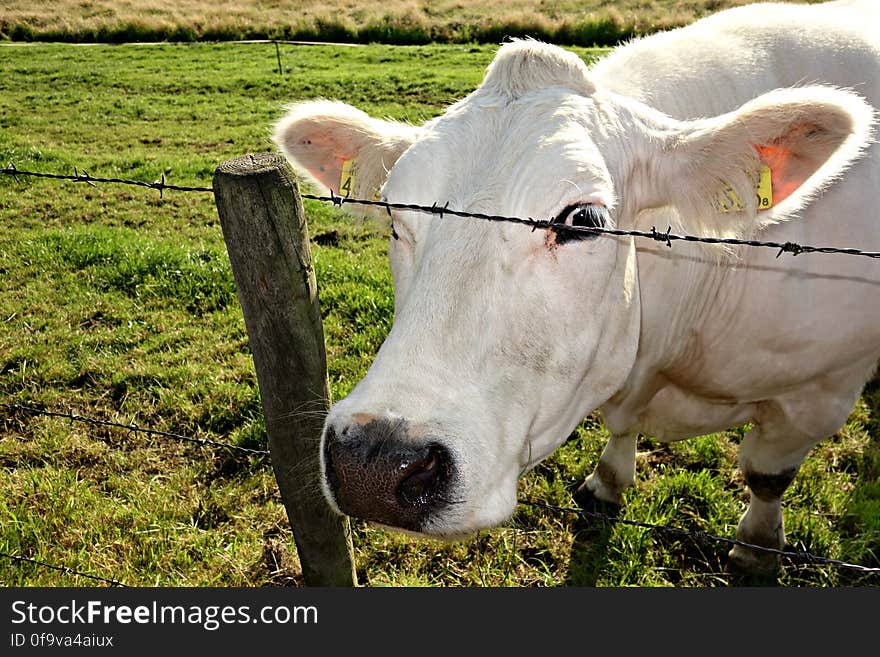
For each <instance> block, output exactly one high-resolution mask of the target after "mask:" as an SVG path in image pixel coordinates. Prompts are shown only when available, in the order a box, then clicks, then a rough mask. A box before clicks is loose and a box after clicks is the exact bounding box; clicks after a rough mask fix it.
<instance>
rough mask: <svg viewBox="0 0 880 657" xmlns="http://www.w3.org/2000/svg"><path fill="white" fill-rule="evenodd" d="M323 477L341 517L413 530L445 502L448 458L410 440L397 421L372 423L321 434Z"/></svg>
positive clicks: (438, 449)
mask: <svg viewBox="0 0 880 657" xmlns="http://www.w3.org/2000/svg"><path fill="white" fill-rule="evenodd" d="M324 469H325V471H324V475H325V477H326V479H327V483H328V485H329V488H330V490H331V492H332V493H333V496H334V498H335V501H336V504H337V505H338V506H339V508H340V510H342V511H343V512H344V513H346V514H348V515H351V516H356V517H358V518H363V519H365V520H371V521H373V522H378V523H382V524H384V525H389V526H392V527H399V528H401V529H408V530H412V531H419V530H420V529H421V528H422V527H423V525H424V523H425V522H426V521H427V519H428V518H429V517H430V516H431V514H433V513H436V512H437V511H439V510H440V509H441V508H443V507H445V506H447V505H448V503H449V488H450V483H451V480H452V473H453V465H452V458H451V457H450V454H449V452H448V450H447V449H446V448H444V447H443V446H442V445H440V444H438V443H437V442H433V441H430V440H425V439H421V440H419V439H413V438H411V437H409V436H408V435H407V425H406V423H405V422H402V421H391V420H382V419H376V420H373V421H370V422H368V423H366V424H360V425H359V424H353V425H350V426H348V427H345V429H343V430H342V431H340V432H339V433H338V434H337V433H336V431H334V430H333V429H332V428H328V429H327V432H326V434H325V436H324Z"/></svg>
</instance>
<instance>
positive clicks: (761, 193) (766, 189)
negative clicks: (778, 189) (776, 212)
mask: <svg viewBox="0 0 880 657" xmlns="http://www.w3.org/2000/svg"><path fill="white" fill-rule="evenodd" d="M757 194H758V209H759V210H767V209H768V208H772V207H773V182H772V180H771V178H770V167H768V166H767V165H766V164H765V165H763V166H762V167H761V177H760V179H758V190H757Z"/></svg>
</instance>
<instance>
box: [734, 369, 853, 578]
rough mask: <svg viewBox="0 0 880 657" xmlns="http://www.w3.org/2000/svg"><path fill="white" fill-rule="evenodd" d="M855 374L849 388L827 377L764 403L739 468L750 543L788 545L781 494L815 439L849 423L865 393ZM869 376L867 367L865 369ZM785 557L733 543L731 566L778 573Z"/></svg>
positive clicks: (741, 529) (742, 530) (741, 531)
mask: <svg viewBox="0 0 880 657" xmlns="http://www.w3.org/2000/svg"><path fill="white" fill-rule="evenodd" d="M857 372H858V374H857V375H856V376H855V377H852V378H849V379H847V377H840V379H842V380H844V381H847V382H848V383H849V389H844V390H841V389H840V388H839V387H838V388H837V389H836V390H835V389H833V388H832V386H831V385H829V384H831V383H832V382H834V379H832V378H831V377H828V378H827V379H823V380H820V381H817V382H815V385H813V386H812V389H811V390H809V391H806V394H805V391H801V393H800V394H799V395H798V396H797V397H792V398H787V399H777V400H775V401H772V402H764V403H761V404H760V405H759V407H758V413H757V418H756V422H755V424H754V426H753V427H752V428H751V430H749V432H748V433H747V434H746V436H745V438H744V439H743V441H742V444H741V445H740V450H739V467H740V470H741V471H742V473H743V476H744V478H745V481H746V485H747V486H748V487H749V507H748V509H746V512H745V513H744V514H743V516H742V518H741V519H740V522H739V526H738V527H737V530H736V537H737V538H738V539H739V540H741V541H744V542H746V543H751V544H753V545H759V546H761V547H768V548H773V549H777V550H781V549H783V548H784V546H785V529H784V526H783V522H782V495H783V493H784V492H785V490H786V489H787V488H788V486H789V484H791V482H792V480H793V479H794V477H795V475H796V474H797V471H798V469H799V468H800V466H801V463H802V462H803V460H804V458H805V457H806V456H807V454H808V453H809V451H810V450H811V449H812V448H813V446H814V445H816V443H818V442H820V441H821V440H824V439H825V438H827V437H828V436H831V435H833V434H834V432H835V431H837V430H838V429H839V428H840V427H841V426H843V425H844V423H845V422H846V419H847V417H848V416H849V412H850V411H851V410H852V407H853V404H854V403H855V401H856V399H857V398H858V396H859V394H860V393H861V386H856V385H855V382H856V381H859V380H861V381H864V379H858V378H857V377H858V375H860V374H861V373H862V372H861V371H858V370H857ZM865 378H867V372H866V373H865ZM780 561H781V559H780V556H779V555H777V554H774V553H772V552H765V551H760V550H754V549H751V548H747V547H743V546H739V545H737V546H734V548H733V549H732V550H731V551H730V554H729V562H728V569H729V570H732V571H734V572H745V573H750V574H755V575H759V576H762V575H770V574H773V573H775V572H776V571H777V570H778V568H779V565H780Z"/></svg>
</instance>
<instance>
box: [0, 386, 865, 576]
mask: <svg viewBox="0 0 880 657" xmlns="http://www.w3.org/2000/svg"><path fill="white" fill-rule="evenodd" d="M0 408H5V409H7V410H10V411H23V412H27V413H31V414H33V415H42V416H46V417H54V418H63V419H68V420H72V421H77V422H84V423H86V424H90V425H95V426H110V427H116V428H119V429H125V430H128V431H135V432H140V433H145V434H151V435H159V436H163V437H167V438H174V439H176V440H183V441H186V442H191V443H196V444H199V445H201V446H211V447H222V448H225V449H231V450H235V451H240V452H246V453H249V454H255V455H260V456H267V455H268V454H269V452H268V451H266V450H255V449H250V448H247V447H239V446H237V445H231V444H229V443H221V442H215V441H211V440H205V439H203V438H192V437H189V436H182V435H180V434H175V433H169V432H166V431H158V430H155V429H146V428H143V427H139V426H137V425H134V424H123V423H119V422H110V421H107V420H98V419H95V418H89V417H85V416H82V415H78V414H76V413H62V412H58V411H49V410H45V409H40V408H35V407H33V406H26V405H23V404H17V403H14V404H6V403H3V404H0ZM518 502H519V503H520V504H522V505H524V506H530V507H534V508H539V509H544V510H547V511H552V512H555V513H566V514H576V515H579V516H581V517H584V518H592V519H594V520H600V521H602V522H607V523H612V524H622V525H629V526H632V527H641V528H643V529H649V530H652V531H656V532H661V533H666V534H674V535H677V536H686V537H689V538H695V539H698V540H703V541H710V542H715V543H724V544H727V545H738V546H741V547H744V548H749V549H751V550H756V551H759V552H766V553H770V554H775V555H779V556H781V557H785V558H788V559H792V560H798V561H805V562H810V563H815V564H825V565H831V566H837V567H840V568H847V569H850V570H857V571H859V572H863V573H880V568H874V567H869V566H861V565H858V564H852V563H848V562H846V561H840V560H837V559H829V558H827V557H821V556H818V555H815V554H811V553H809V552H792V551H789V550H778V549H775V548H769V547H765V546H763V545H756V544H753V543H747V542H745V541H741V540H738V539H734V538H725V537H723V536H715V535H714V534H709V533H706V532H700V531H693V530H689V529H681V528H678V527H672V526H669V525H658V524H652V523H648V522H641V521H638V520H628V519H625V518H619V517H617V516H611V515H607V514H604V513H599V512H596V511H587V510H584V509H578V508H569V507H562V506H554V505H552V504H547V503H545V502H534V501H531V500H518Z"/></svg>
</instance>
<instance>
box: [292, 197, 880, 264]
mask: <svg viewBox="0 0 880 657" xmlns="http://www.w3.org/2000/svg"><path fill="white" fill-rule="evenodd" d="M301 196H302V198H307V199H311V200H314V201H323V202H325V203H332V204H333V205H335V206H337V207H342V206H343V205H345V204H352V203H354V204H358V205H366V206H375V207H380V208H384V209H385V210H386V211H387V212H388V213H389V215H390V213H391V210H404V211H413V212H425V213H429V214H434V215H437V216H439V217H440V218H441V219H442V218H443V217H444V216H445V215H452V216H455V217H466V218H470V219H481V220H483V221H497V222H505V223H514V224H520V225H523V226H530V227H531V228H532V230H536V229H538V228H540V229H542V230H548V229H549V230H554V231H558V232H564V233H574V234H581V235H613V236H618V237H629V236H631V237H641V238H645V239H650V240H654V241H655V242H662V243H664V244H666V246H668V247H670V248H671V247H672V242H702V243H703V244H724V245H731V246H750V247H763V248H769V249H774V250H777V251H778V253H777V254H776V257H777V258H778V257H779V256H781V255H782V254H783V253H790V254H792V255H800V254H801V253H834V254H840V255H857V256H865V257H868V258H880V251H863V250H862V249H855V248H849V247H836V246H811V245H807V244H797V243H795V242H772V241H760V240H747V239H739V238H734V237H704V236H699V235H688V234H676V233H673V232H672V228H671V227H668V228H667V229H666V231H665V232H660V231H658V230H657V229H656V227H654V228H651V230H650V231H645V230H622V229H617V228H601V227H593V226H590V227H587V226H570V225H566V224H560V223H554V221H553V219H552V218H550V219H533V218H532V217H525V218H524V217H512V216H507V215H496V214H485V213H482V212H466V211H463V210H454V209H452V208H450V207H449V204H448V203H447V204H446V205H438V204H437V203H434V204H433V205H417V204H414V203H390V202H388V201H376V200H370V199H360V198H349V197H346V196H339V195H337V194H334V193H333V191H332V190H330V195H329V196H320V195H317V194H301Z"/></svg>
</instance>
